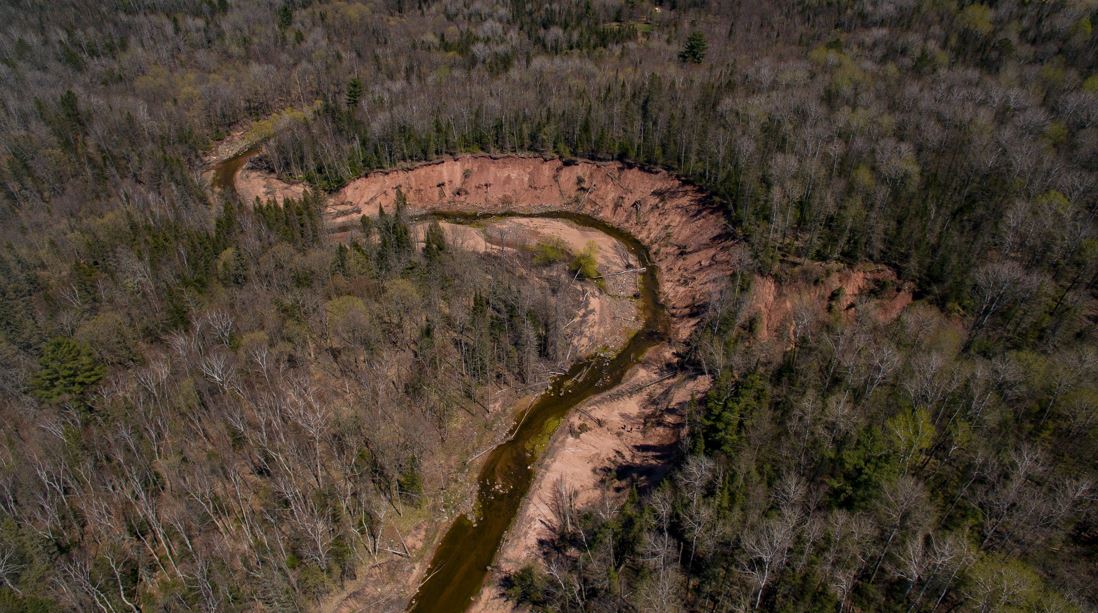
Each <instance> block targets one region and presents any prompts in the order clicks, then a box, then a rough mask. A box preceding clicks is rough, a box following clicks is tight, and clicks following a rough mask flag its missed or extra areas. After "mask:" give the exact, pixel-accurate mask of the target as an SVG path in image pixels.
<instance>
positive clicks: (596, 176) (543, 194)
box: [329, 155, 741, 343]
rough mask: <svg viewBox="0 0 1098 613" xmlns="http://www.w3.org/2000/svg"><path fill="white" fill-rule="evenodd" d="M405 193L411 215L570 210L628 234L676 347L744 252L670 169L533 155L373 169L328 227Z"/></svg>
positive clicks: (337, 204) (348, 190) (340, 197)
mask: <svg viewBox="0 0 1098 613" xmlns="http://www.w3.org/2000/svg"><path fill="white" fill-rule="evenodd" d="M398 189H399V190H400V191H401V192H402V193H403V194H404V196H405V198H406V199H407V203H408V206H409V207H410V208H412V209H413V210H433V211H468V212H473V211H475V212H485V213H492V212H504V211H516V212H530V213H534V212H543V211H571V212H575V213H582V214H584V215H589V216H591V217H594V218H596V219H599V220H600V221H603V222H605V223H608V224H610V225H613V226H616V227H618V228H621V229H622V230H625V231H626V232H628V233H630V234H632V235H633V236H635V237H636V238H637V239H638V240H639V241H640V242H642V243H644V244H645V246H647V247H648V249H649V252H650V253H651V255H652V257H653V259H654V264H655V265H656V266H657V267H658V270H659V280H660V299H661V301H662V302H663V303H664V306H665V307H666V308H667V311H668V314H669V315H670V317H671V338H672V340H673V341H674V342H675V343H682V342H683V341H685V340H686V338H687V337H688V336H689V335H690V333H691V331H692V330H693V329H694V327H695V326H696V325H697V322H698V319H699V317H700V316H701V314H702V313H703V311H704V308H705V305H706V304H708V302H709V301H710V298H711V297H712V296H713V294H714V293H715V292H717V291H718V290H719V289H720V288H721V286H722V284H723V283H724V282H725V281H726V280H727V278H728V276H729V275H730V274H731V273H732V271H733V267H734V261H735V260H736V258H737V257H739V252H740V249H741V248H740V246H739V245H737V244H736V243H735V242H734V241H733V240H732V238H731V235H730V233H729V232H728V231H727V227H726V225H725V218H724V214H723V212H722V211H721V210H720V208H719V207H718V206H716V205H714V204H712V203H710V202H709V200H708V199H707V198H706V195H705V194H704V193H703V192H702V191H701V190H699V189H698V188H696V187H694V186H692V185H688V184H685V183H683V182H682V181H681V180H679V179H678V178H676V177H675V176H674V175H671V174H670V173H667V172H665V171H653V170H647V169H642V168H637V167H631V166H626V165H623V164H620V163H616V162H592V161H579V162H571V161H567V162H566V161H564V160H560V159H544V158H541V157H533V156H506V157H492V156H487V155H467V156H461V157H456V158H446V159H442V160H439V161H436V162H431V163H427V164H422V165H419V166H415V167H412V168H408V169H400V170H391V171H384V172H375V173H372V174H370V175H367V176H365V177H363V178H361V179H358V180H355V181H353V182H351V183H350V184H349V185H347V186H346V187H345V188H344V189H343V190H342V191H340V192H339V193H338V194H336V195H334V196H333V197H332V199H331V204H330V207H329V214H330V218H331V221H332V223H334V224H337V225H338V224H342V223H347V222H353V221H357V219H358V218H359V216H360V215H363V214H366V215H375V214H377V210H378V207H379V206H384V207H385V208H386V209H391V208H392V207H393V205H394V203H395V201H396V194H397V190H398Z"/></svg>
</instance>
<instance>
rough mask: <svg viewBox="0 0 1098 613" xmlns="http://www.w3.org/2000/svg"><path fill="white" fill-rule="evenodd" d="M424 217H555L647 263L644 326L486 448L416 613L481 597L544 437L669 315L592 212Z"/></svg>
mask: <svg viewBox="0 0 1098 613" xmlns="http://www.w3.org/2000/svg"><path fill="white" fill-rule="evenodd" d="M257 151H258V146H253V147H251V148H249V149H247V150H245V151H243V152H241V153H239V154H237V155H235V156H232V157H230V158H227V159H225V160H223V161H221V162H219V163H218V164H217V165H216V166H215V167H214V172H213V179H212V183H213V186H214V187H215V188H217V189H220V190H228V191H234V190H235V186H234V179H235V177H236V174H237V173H238V172H239V171H240V169H241V168H243V166H244V164H245V163H246V162H247V160H248V159H249V158H250V157H252V156H253V155H255V153H256V152H257ZM424 216H428V217H434V218H437V219H439V220H445V221H448V222H451V223H460V224H475V223H477V222H482V221H484V220H488V219H492V218H500V217H524V218H547V219H560V220H567V221H570V222H573V223H575V224H577V225H580V226H583V227H586V228H591V229H594V230H598V231H600V232H603V233H605V234H607V235H609V236H611V237H613V238H614V239H616V240H618V241H619V242H620V243H622V244H623V245H625V247H626V248H627V249H629V251H630V252H631V253H632V254H633V255H634V256H635V257H636V259H637V261H638V262H640V263H642V265H643V266H644V267H645V269H644V272H643V273H641V279H640V283H639V288H640V297H639V305H638V308H639V309H640V313H641V317H642V319H643V325H642V327H641V329H640V330H639V331H637V332H636V333H635V334H634V335H633V336H632V337H631V338H630V339H629V341H628V342H627V343H626V344H625V347H624V348H622V349H621V351H619V352H618V353H617V354H616V355H614V356H612V357H611V356H606V355H594V356H590V357H586V358H583V359H581V360H579V361H578V362H576V363H575V364H573V365H572V366H571V368H570V369H569V370H568V372H566V373H564V374H563V375H559V376H557V377H555V378H553V379H552V380H551V381H550V383H549V386H548V388H547V389H546V390H545V391H544V392H543V393H542V394H541V395H540V396H539V397H538V398H537V399H536V400H535V401H534V402H533V404H531V405H530V406H529V407H528V408H527V409H526V410H525V411H523V412H522V413H520V414H517V415H516V416H515V418H514V419H515V426H514V428H513V429H512V430H513V434H512V436H511V437H510V438H509V439H507V440H506V441H504V442H502V443H500V444H499V445H498V446H496V447H495V448H494V449H492V451H490V452H489V454H488V456H487V458H486V459H485V460H484V464H483V466H482V468H481V470H480V474H479V476H478V490H477V496H476V504H475V507H474V513H473V515H474V516H473V517H468V516H461V517H459V518H457V519H456V520H455V521H454V522H453V524H451V525H450V527H449V529H448V530H447V531H446V534H445V536H443V538H442V540H441V541H440V542H439V544H438V546H437V548H436V550H435V554H434V557H433V558H432V560H431V564H430V566H429V568H428V569H427V573H426V575H425V576H426V577H427V579H426V580H425V581H424V582H423V583H422V584H421V585H420V586H419V590H418V591H417V592H416V594H415V596H414V597H413V598H412V600H411V602H410V603H409V606H408V609H409V610H410V611H414V612H417V613H422V612H431V613H436V612H438V613H446V612H461V611H465V610H466V609H467V608H468V607H469V606H470V604H471V603H472V601H473V600H474V599H475V598H476V597H477V595H478V594H479V592H480V590H481V588H482V586H483V584H484V580H485V577H486V576H487V574H488V569H489V566H490V565H491V564H492V561H493V559H494V558H495V556H496V552H497V551H498V550H499V547H500V545H501V544H502V542H503V538H504V536H505V534H506V533H507V529H508V528H509V527H510V526H511V524H512V523H513V522H514V520H515V517H516V515H517V514H518V511H519V509H520V508H521V506H522V502H523V500H524V499H525V497H526V494H527V492H528V491H529V489H530V486H531V484H532V482H533V479H534V469H535V468H536V465H537V463H538V460H539V458H540V456H541V454H542V452H543V451H544V449H545V447H546V445H547V442H548V440H549V439H550V437H551V436H552V435H553V432H554V431H555V430H556V429H557V426H558V425H559V424H560V423H561V422H562V421H563V420H564V418H565V417H566V416H567V414H568V413H569V411H570V410H571V409H572V408H573V407H576V406H577V405H579V404H581V403H583V402H584V401H585V400H587V399H588V398H591V397H592V396H594V395H596V394H600V393H603V392H606V391H608V390H610V389H612V388H614V387H615V386H617V385H618V384H620V383H621V381H622V379H623V377H624V376H625V374H626V373H627V372H628V371H629V369H630V368H631V367H632V366H634V365H635V364H637V363H638V362H640V360H641V358H643V356H644V354H645V352H647V351H648V350H649V349H650V348H652V347H654V346H655V345H657V344H659V343H661V342H663V341H664V340H666V338H667V330H668V319H667V315H666V313H665V311H664V308H663V305H662V304H661V303H660V300H659V285H658V278H657V270H656V267H655V265H654V264H653V263H652V258H651V257H650V255H649V252H648V249H647V248H645V246H644V245H643V244H641V242H640V241H638V240H637V239H636V238H634V237H633V236H632V235H630V234H628V233H626V232H624V231H622V230H620V229H618V228H616V227H614V226H611V225H609V224H606V223H604V222H602V221H599V220H597V219H595V218H593V217H590V216H587V215H582V214H578V213H572V212H568V211H551V212H544V213H518V212H510V213H492V214H476V213H462V212H442V211H428V212H426V213H425V214H424Z"/></svg>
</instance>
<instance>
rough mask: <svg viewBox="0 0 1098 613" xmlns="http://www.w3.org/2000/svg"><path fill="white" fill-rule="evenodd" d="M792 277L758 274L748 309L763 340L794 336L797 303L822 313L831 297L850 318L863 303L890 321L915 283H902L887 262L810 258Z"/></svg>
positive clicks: (879, 318) (833, 305)
mask: <svg viewBox="0 0 1098 613" xmlns="http://www.w3.org/2000/svg"><path fill="white" fill-rule="evenodd" d="M789 277H790V280H788V281H786V282H783V283H778V282H777V281H776V280H775V279H773V278H771V277H762V276H756V277H755V279H754V283H753V285H752V290H751V298H750V303H749V307H748V309H747V311H746V314H747V315H748V316H755V317H757V318H758V321H759V324H760V325H759V329H758V337H759V339H760V340H769V339H780V338H783V337H784V338H786V339H789V340H790V342H792V338H793V317H794V313H795V311H796V310H798V309H805V308H809V309H811V310H812V311H813V312H814V313H813V314H814V315H815V316H817V317H819V316H822V314H823V313H824V312H825V311H826V310H827V308H828V304H829V303H830V304H831V309H832V310H833V311H834V312H837V313H841V316H842V317H844V318H846V319H848V320H849V319H853V318H854V317H855V316H857V315H858V309H857V307H859V306H862V307H864V308H865V309H867V310H868V314H869V315H870V316H872V317H874V318H875V319H876V320H877V321H881V322H887V321H892V320H893V319H895V318H896V317H898V316H899V314H900V312H901V311H903V309H904V308H905V307H907V305H909V304H911V300H912V297H911V289H912V288H911V286H910V284H906V283H901V282H900V281H899V280H898V279H897V278H896V273H895V272H894V271H893V270H892V269H890V268H888V267H887V266H881V265H875V264H860V265H858V266H855V267H854V268H853V269H851V268H845V267H838V266H834V265H831V266H828V265H824V264H821V263H819V262H809V263H806V264H802V265H800V266H797V267H794V268H793V269H792V270H791V271H790V272H789ZM837 290H841V292H838V293H836V292H837ZM871 293H875V294H877V295H870V294H871ZM832 296H835V298H832Z"/></svg>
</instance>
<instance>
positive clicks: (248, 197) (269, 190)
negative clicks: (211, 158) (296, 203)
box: [236, 168, 305, 204]
mask: <svg viewBox="0 0 1098 613" xmlns="http://www.w3.org/2000/svg"><path fill="white" fill-rule="evenodd" d="M236 192H237V194H239V195H240V200H241V202H243V203H245V204H252V203H253V202H255V199H256V198H259V200H260V202H267V201H268V200H274V201H275V202H282V201H283V200H285V199H286V198H301V197H302V196H303V195H305V185H304V184H302V183H286V182H285V181H282V180H279V179H277V178H275V177H273V176H271V174H270V173H267V172H264V171H261V170H254V169H251V168H244V169H242V170H241V171H240V172H238V173H237V175H236Z"/></svg>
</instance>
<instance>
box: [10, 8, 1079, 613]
mask: <svg viewBox="0 0 1098 613" xmlns="http://www.w3.org/2000/svg"><path fill="white" fill-rule="evenodd" d="M1096 22H1098V5H1095V4H1094V3H1093V2H1090V1H1087V0H1070V1H1069V0H1051V1H1047V2H1028V1H1024V0H1013V1H1003V2H987V3H972V2H964V1H960V2H959V1H954V0H897V1H883V0H882V1H870V0H865V1H833V2H815V1H811V0H779V1H776V2H706V1H688V2H656V3H651V2H645V1H643V0H624V1H616V0H582V1H571V0H569V1H565V2H542V1H535V2H518V1H512V2H507V1H504V2H491V1H487V0H477V1H456V0H454V1H444V2H427V1H421V2H410V1H404V0H394V1H387V2H362V3H358V2H341V1H330V2H325V1H316V2H311V1H308V0H294V1H258V0H255V1H250V0H240V1H237V0H201V1H199V0H149V1H141V0H122V1H116V2H96V1H78V0H58V1H55V2H48V3H41V2H31V1H26V0H24V1H13V2H6V3H4V4H3V5H2V6H0V24H2V25H0V82H2V83H3V85H4V87H3V88H0V101H2V107H0V122H2V123H0V185H2V189H0V239H2V243H3V246H2V247H0V415H2V417H3V419H2V420H0V435H2V436H3V439H4V446H3V453H2V454H0V608H3V609H5V610H55V609H58V608H64V609H71V610H93V609H101V610H105V611H106V610H110V611H115V610H118V611H121V610H127V609H129V610H136V609H153V610H159V609H164V610H193V609H204V610H246V609H257V608H258V609H270V610H283V609H300V608H309V607H315V606H316V604H317V603H318V602H320V599H322V598H323V597H324V596H325V595H327V594H330V593H332V592H333V591H336V590H338V588H339V586H340V585H341V584H342V582H343V581H344V580H346V579H349V578H351V577H354V576H356V575H357V574H358V573H360V572H361V571H362V568H363V566H364V565H365V564H366V562H368V561H369V560H372V559H375V558H376V557H377V556H378V553H379V549H380V548H381V543H382V539H381V537H380V536H379V535H380V532H381V530H382V529H383V527H384V526H385V525H387V524H386V522H394V521H398V520H396V519H394V517H401V518H402V517H404V516H405V515H414V514H415V513H419V512H424V511H422V509H423V508H425V507H427V506H429V504H430V503H429V502H428V500H426V499H429V498H430V496H431V495H432V494H434V493H437V492H438V491H439V489H440V488H441V487H442V485H444V484H442V483H440V481H441V479H442V478H441V477H440V476H439V474H438V473H436V472H434V471H435V470H436V469H437V466H438V465H439V463H441V462H442V461H443V459H442V458H441V454H442V453H443V452H442V451H440V448H445V447H447V446H448V445H450V446H453V445H456V443H454V441H455V440H457V441H460V440H462V439H463V438H464V437H463V436H462V435H461V434H455V430H454V428H455V427H460V428H461V429H460V430H458V431H459V432H462V433H466V432H468V431H480V430H483V428H484V427H485V425H484V424H483V423H482V422H484V421H486V417H485V415H484V414H485V412H486V411H485V410H484V404H485V398H486V394H487V393H489V392H490V390H492V389H493V386H499V385H502V384H504V383H532V382H534V381H536V380H538V378H539V377H540V376H541V375H543V374H544V372H545V371H546V370H547V365H548V364H551V363H554V362H555V361H558V360H561V359H562V358H563V357H564V353H565V352H564V350H563V344H562V340H561V338H562V336H561V334H562V332H561V328H562V326H563V325H564V324H565V323H566V322H567V321H568V317H569V316H568V311H567V307H568V306H569V305H570V304H573V302H574V300H575V296H571V295H570V294H569V293H568V289H567V284H564V283H560V282H559V278H567V276H568V275H567V274H564V275H557V276H556V277H554V276H552V275H549V276H548V277H547V279H548V280H547V281H543V282H541V283H539V284H534V283H531V282H530V280H529V279H527V278H524V277H523V276H522V275H521V273H520V272H516V270H515V269H514V267H512V266H510V265H508V263H506V262H503V261H500V260H498V259H493V258H491V257H480V256H475V255H473V254H468V253H463V252H461V251H460V250H455V249H448V248H447V246H446V245H445V244H444V241H442V240H441V239H439V237H438V234H433V236H434V238H433V239H432V240H429V241H427V242H428V247H429V248H426V249H419V248H417V246H416V245H415V241H413V240H412V239H411V237H410V229H409V226H408V220H407V218H406V217H405V215H404V213H403V211H400V210H391V211H387V212H384V214H382V215H379V216H378V218H377V219H376V220H373V221H369V220H367V221H366V222H364V224H363V226H362V227H361V228H357V229H356V230H355V234H354V239H353V240H351V241H349V242H339V241H335V240H333V239H332V238H331V237H329V236H328V235H327V234H326V232H325V231H324V228H323V220H322V210H323V206H324V194H325V193H328V192H331V191H334V190H336V189H338V188H339V187H341V186H343V185H345V184H346V183H347V182H348V181H350V180H352V179H353V178H355V177H358V176H360V175H362V174H363V173H365V172H368V171H370V170H375V169H382V168H387V167H391V166H393V165H396V164H398V163H401V162H406V161H418V160H428V159H433V158H436V157H439V156H442V155H447V154H454V153H460V152H536V153H542V154H546V155H556V156H562V157H572V156H577V157H588V158H595V159H619V160H623V161H626V162H629V163H636V164H644V165H653V166H659V167H663V168H667V169H670V170H672V171H674V172H675V173H677V174H679V175H680V176H682V177H684V178H685V179H688V180H690V181H692V182H693V183H695V184H697V185H699V186H701V187H703V188H705V189H706V190H708V192H709V193H710V194H712V198H713V199H714V201H715V202H716V203H718V204H720V205H721V206H723V207H725V209H726V210H727V215H728V223H729V227H730V228H731V229H732V231H733V232H734V233H735V234H736V235H737V237H738V238H739V239H740V240H742V241H743V242H744V243H745V244H746V245H747V246H748V247H749V248H750V251H751V253H752V256H753V257H752V263H751V264H750V265H749V266H748V267H747V268H745V269H742V270H729V271H728V276H729V279H728V281H729V283H728V289H727V291H726V292H724V293H722V295H721V296H720V297H719V299H717V300H714V301H713V303H712V305H711V308H710V310H709V312H708V313H707V314H706V318H705V321H704V323H703V324H702V325H701V326H699V328H698V331H697V333H696V334H695V337H694V339H693V340H692V342H691V344H690V347H689V348H687V350H685V351H684V354H683V360H682V367H683V368H685V369H691V370H692V371H694V372H696V373H697V375H698V376H709V377H712V379H713V381H714V385H713V387H712V389H711V391H710V392H709V393H708V394H707V395H706V396H705V397H704V398H698V399H697V401H696V403H695V406H694V407H693V409H692V413H691V416H690V418H691V419H690V427H689V430H688V433H687V435H686V437H685V438H684V440H683V444H682V453H681V457H680V458H679V459H678V460H677V466H676V467H675V469H674V471H673V473H672V475H671V476H670V477H668V478H667V479H665V480H664V481H663V483H662V484H661V485H660V486H659V487H657V488H655V489H653V490H651V491H637V492H634V493H633V494H631V496H630V498H629V500H628V501H627V502H626V504H625V505H624V507H623V508H621V509H612V510H607V509H606V508H595V509H574V510H568V512H574V513H575V517H576V520H575V521H569V522H566V523H567V525H568V529H567V530H561V531H560V534H559V535H558V536H557V538H556V539H555V541H554V542H552V543H547V544H546V547H545V559H544V560H543V563H541V564H537V565H533V566H531V567H529V568H526V569H523V570H522V571H521V572H519V573H516V574H515V575H513V576H512V577H510V578H509V579H508V580H507V582H506V583H507V585H506V589H507V593H508V594H509V596H510V597H511V598H513V599H514V600H515V601H517V602H521V603H524V604H526V605H530V606H533V607H534V608H536V609H555V610H638V611H648V610H675V609H689V610H707V611H708V610H729V609H781V610H844V609H854V608H856V609H860V610H897V611H899V610H907V611H914V610H943V609H948V608H962V609H975V610H987V611H992V610H1010V609H1019V610H1056V611H1061V610H1065V611H1067V610H1094V609H1095V607H1096V606H1098V588H1096V587H1095V586H1098V513H1096V507H1095V500H1096V496H1098V489H1096V484H1095V478H1096V476H1098V465H1096V463H1095V462H1096V458H1098V413H1096V408H1098V383H1096V382H1098V339H1096V335H1095V319H1096V309H1095V306H1096V302H1095V300H1096V295H1095V293H1096V290H1098V235H1096V232H1095V230H1096V219H1095V214H1096V212H1098V126H1096V125H1095V120H1096V119H1098V35H1096V34H1095V33H1094V32H1093V28H1094V23H1096ZM241 131H243V132H244V134H243V138H244V139H245V140H247V141H249V142H259V141H261V140H262V141H263V142H264V145H263V150H262V154H261V155H260V156H259V158H257V160H255V162H254V163H255V164H256V165H258V166H259V167H261V168H264V169H266V170H269V171H271V172H274V173H276V174H277V175H279V176H281V177H283V178H285V179H292V180H297V181H302V182H305V183H307V184H308V185H309V186H310V187H311V190H310V191H309V193H308V194H307V195H306V196H305V197H303V198H301V199H294V200H290V201H287V202H283V203H266V204H261V205H259V206H252V204H253V203H239V202H235V201H234V200H233V199H232V198H231V197H228V196H226V195H218V194H215V193H214V192H212V191H211V190H210V189H208V185H207V184H206V182H205V181H204V179H203V178H202V174H201V171H202V169H203V164H204V160H205V159H207V157H208V156H209V155H210V153H211V151H213V150H214V148H215V146H216V144H217V143H218V142H219V141H221V140H222V139H224V138H226V137H228V136H230V135H237V136H240V134H239V133H240V132H241ZM813 261H828V262H839V263H842V264H854V263H857V262H863V261H871V262H877V263H882V264H886V265H888V266H890V267H891V268H892V269H894V270H895V271H896V272H897V274H898V275H899V277H900V279H902V280H903V281H905V282H910V283H911V284H913V286H914V287H915V289H916V298H917V300H916V302H915V304H913V305H912V306H911V307H909V308H907V309H906V310H905V311H904V312H903V313H902V314H901V315H900V316H899V317H898V318H897V319H895V320H894V321H891V322H878V321H874V320H872V319H870V318H863V317H858V316H855V317H853V318H844V317H842V316H841V314H838V313H825V314H820V313H815V312H812V311H810V310H807V309H806V310H804V311H798V312H797V313H795V316H794V325H793V328H794V330H793V335H792V336H793V342H792V343H788V342H787V339H784V338H783V339H770V340H766V341H764V340H761V339H759V338H757V337H756V335H755V334H754V331H755V329H756V326H757V323H758V322H755V321H752V320H750V318H747V317H745V316H743V313H744V312H745V310H744V309H745V303H746V300H747V299H746V296H747V295H748V294H749V293H750V291H751V287H750V285H751V283H750V279H751V275H752V274H754V273H759V274H765V275H772V276H773V277H774V278H776V279H779V280H781V279H791V278H794V277H797V278H809V277H811V275H812V274H813V273H811V270H813V269H812V268H811V267H808V266H806V263H808V262H813ZM557 272H561V273H566V271H557ZM555 279H557V280H555ZM809 280H811V279H809ZM570 301H571V302H570ZM455 424H458V425H457V426H455ZM388 525H392V524H391V523H390V524H388ZM562 525H564V524H562Z"/></svg>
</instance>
